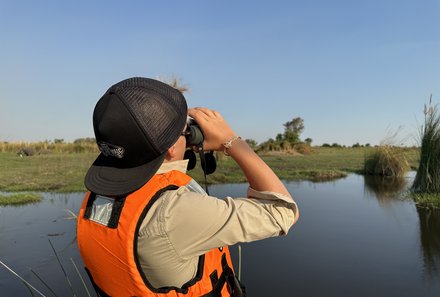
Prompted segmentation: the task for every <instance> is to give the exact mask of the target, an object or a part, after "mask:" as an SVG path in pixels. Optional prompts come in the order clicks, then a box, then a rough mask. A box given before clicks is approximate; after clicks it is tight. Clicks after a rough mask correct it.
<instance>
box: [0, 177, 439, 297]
mask: <svg viewBox="0 0 440 297" xmlns="http://www.w3.org/2000/svg"><path fill="white" fill-rule="evenodd" d="M412 178H413V177H412V176H408V177H407V178H406V179H405V180H403V181H399V182H397V183H390V182H384V181H383V180H381V179H371V178H364V177H363V176H360V175H354V174H353V175H349V176H348V177H346V178H344V179H340V180H337V181H332V182H325V183H312V182H307V181H300V182H287V183H286V185H287V187H288V188H289V191H290V192H291V193H292V194H293V195H294V196H295V199H296V201H297V202H298V205H299V207H300V210H301V218H300V220H299V222H298V223H297V225H295V226H294V227H293V228H292V229H291V231H290V232H289V234H288V235H287V236H285V237H281V238H272V239H268V240H263V241H258V242H254V243H248V244H242V245H241V248H242V268H241V274H242V282H243V283H244V284H245V285H246V288H247V292H248V296H251V297H263V296H264V297H271V296H326V297H328V296H399V297H401V296H440V211H438V210H432V209H422V208H417V207H416V206H415V205H414V203H413V202H412V201H409V200H405V199H403V198H402V197H404V196H405V195H404V193H405V191H406V188H407V187H408V184H410V182H411V180H412ZM210 192H211V194H213V195H215V196H218V197H223V196H225V195H231V196H242V195H243V194H244V193H245V192H246V185H244V184H226V185H213V186H211V187H210ZM82 196H83V194H82V193H74V194H51V193H46V194H44V201H43V202H41V203H37V204H31V205H25V206H20V207H9V206H8V207H0V261H2V262H3V263H5V264H6V265H8V266H9V267H10V268H12V269H13V270H14V271H15V272H16V273H18V274H19V275H20V276H22V277H23V278H24V279H25V280H26V281H28V282H29V283H30V284H32V285H33V286H35V287H36V288H37V289H38V290H40V291H41V292H42V293H43V294H44V295H46V296H55V295H54V294H53V293H52V292H51V291H50V290H49V289H47V288H46V287H45V285H44V284H43V283H42V281H41V280H40V279H42V280H43V281H44V282H45V283H46V284H47V285H48V287H50V289H51V290H53V291H54V292H55V293H56V295H57V296H73V293H72V290H73V291H74V292H75V294H76V296H87V294H86V291H85V289H84V287H83V285H82V283H81V281H80V278H79V276H78V274H77V272H76V270H75V266H74V264H75V265H76V266H77V268H78V270H79V271H80V274H81V275H82V277H83V278H84V279H85V281H86V285H87V287H88V289H89V290H90V291H91V294H92V296H94V294H93V289H92V288H91V286H90V283H89V282H88V279H87V276H86V274H85V273H84V270H83V266H82V265H83V264H82V261H81V258H80V257H79V253H78V249H77V246H76V235H75V220H72V219H70V218H69V217H71V214H70V213H69V212H68V211H66V210H71V211H73V212H74V213H77V211H78V209H79V206H80V203H81V200H82ZM51 245H52V246H53V248H54V249H55V252H54V251H53V249H52V246H51ZM237 250H238V249H237V248H236V247H232V252H233V258H234V260H236V261H235V263H237V262H238V261H237ZM57 256H58V259H59V261H60V262H61V264H62V266H63V268H61V266H60V263H59V262H58V259H57ZM236 268H237V267H236ZM63 269H64V271H65V273H64V272H63ZM66 275H67V277H68V278H69V281H70V282H71V283H72V288H70V287H69V285H68V282H67V279H66ZM34 295H35V296H38V295H37V294H35V293H34ZM0 296H32V294H31V293H30V292H29V289H28V288H27V287H26V286H25V285H24V284H23V282H21V281H20V280H19V279H18V278H17V277H15V276H14V275H13V274H12V273H11V272H10V271H8V270H7V269H5V268H4V267H3V266H0Z"/></svg>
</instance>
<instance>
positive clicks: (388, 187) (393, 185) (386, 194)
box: [364, 175, 408, 204]
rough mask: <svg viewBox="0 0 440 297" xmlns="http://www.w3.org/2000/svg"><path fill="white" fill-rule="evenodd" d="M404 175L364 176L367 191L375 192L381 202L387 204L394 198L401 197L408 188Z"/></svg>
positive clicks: (374, 194)
mask: <svg viewBox="0 0 440 297" xmlns="http://www.w3.org/2000/svg"><path fill="white" fill-rule="evenodd" d="M407 184H408V182H407V180H406V179H405V178H404V177H383V176H373V175H366V176H365V178H364V186H365V191H366V192H370V194H373V195H372V196H374V197H376V198H377V201H378V202H379V204H387V203H389V202H390V201H392V200H395V199H401V197H402V193H403V192H404V191H405V190H406V188H407Z"/></svg>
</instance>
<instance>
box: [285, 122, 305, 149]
mask: <svg viewBox="0 0 440 297" xmlns="http://www.w3.org/2000/svg"><path fill="white" fill-rule="evenodd" d="M283 126H284V140H287V141H289V142H290V143H298V142H299V136H300V134H301V133H302V131H303V130H304V120H303V119H302V118H300V117H296V118H293V119H292V120H291V121H288V122H286V123H284V124H283Z"/></svg>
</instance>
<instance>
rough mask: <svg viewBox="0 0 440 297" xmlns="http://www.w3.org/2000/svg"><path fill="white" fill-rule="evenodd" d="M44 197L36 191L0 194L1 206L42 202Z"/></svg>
mask: <svg viewBox="0 0 440 297" xmlns="http://www.w3.org/2000/svg"><path fill="white" fill-rule="evenodd" d="M42 199H43V196H41V195H40V194H35V193H16V194H11V195H0V206H6V205H22V204H27V203H35V202H40V201H41V200H42Z"/></svg>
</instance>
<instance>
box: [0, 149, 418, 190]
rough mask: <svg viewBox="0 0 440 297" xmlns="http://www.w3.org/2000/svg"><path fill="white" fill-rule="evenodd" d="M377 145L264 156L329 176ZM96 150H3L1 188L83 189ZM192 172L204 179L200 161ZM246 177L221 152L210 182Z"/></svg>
mask: <svg viewBox="0 0 440 297" xmlns="http://www.w3.org/2000/svg"><path fill="white" fill-rule="evenodd" d="M373 150H374V148H368V147H365V148H362V147H361V148H321V147H319V148H313V152H312V153H311V154H309V155H304V156H303V155H283V154H266V155H263V156H262V158H263V159H264V160H265V161H266V162H267V163H268V164H269V166H271V167H272V168H273V169H274V171H275V172H276V173H277V174H278V175H279V176H280V177H281V178H282V179H285V180H304V179H306V180H328V179H334V178H338V177H341V176H345V175H346V174H347V173H351V172H356V173H361V172H362V170H363V166H364V160H365V157H366V156H367V155H368V154H369V153H371V152H372V151H373ZM96 156H97V154H96V153H51V154H41V155H34V156H29V157H20V156H18V155H17V154H15V153H9V152H4V153H0V191H12V192H14V191H49V192H77V191H84V190H85V188H84V184H83V178H84V175H85V172H86V171H87V169H88V167H89V166H90V164H91V163H92V162H93V160H94V159H95V158H96ZM405 156H406V157H407V160H408V161H409V163H410V165H411V167H412V168H413V169H415V168H416V166H417V162H418V151H417V150H416V149H405ZM197 164H198V165H197V166H196V169H194V170H192V171H190V174H191V175H192V176H193V177H194V178H195V179H196V180H197V181H199V182H201V181H203V175H202V171H201V170H200V165H199V164H200V162H199V161H198V163H197ZM244 181H245V179H244V177H243V175H242V173H241V171H240V170H239V168H238V167H237V165H236V164H235V163H234V162H233V161H232V160H231V159H230V158H228V157H225V156H223V155H222V154H221V153H220V154H219V160H218V164H217V170H216V172H215V173H214V174H212V175H209V176H208V182H209V183H236V182H244Z"/></svg>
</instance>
